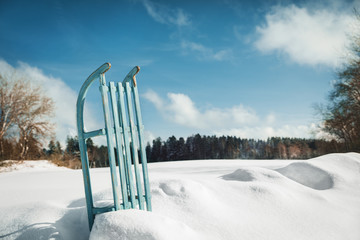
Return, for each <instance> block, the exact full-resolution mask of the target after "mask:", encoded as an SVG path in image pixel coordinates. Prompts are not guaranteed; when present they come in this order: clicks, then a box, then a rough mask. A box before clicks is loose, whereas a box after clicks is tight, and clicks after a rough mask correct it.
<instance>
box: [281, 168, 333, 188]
mask: <svg viewBox="0 0 360 240" xmlns="http://www.w3.org/2000/svg"><path fill="white" fill-rule="evenodd" d="M276 171H278V172H279V173H281V174H282V175H284V176H286V177H288V178H290V179H291V180H293V181H295V182H298V183H300V184H302V185H305V186H307V187H310V188H313V189H315V190H326V189H330V188H332V187H333V186H334V180H333V178H332V176H331V175H330V174H329V173H328V172H326V171H324V170H322V169H320V168H318V167H315V166H313V165H311V164H309V163H305V162H297V163H291V164H289V165H288V166H286V167H284V168H279V169H277V170H276Z"/></svg>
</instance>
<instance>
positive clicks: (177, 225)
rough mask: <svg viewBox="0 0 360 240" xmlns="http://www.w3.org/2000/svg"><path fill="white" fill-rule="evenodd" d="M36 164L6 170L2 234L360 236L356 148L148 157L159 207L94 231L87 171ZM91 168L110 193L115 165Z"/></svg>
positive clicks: (116, 218)
mask: <svg viewBox="0 0 360 240" xmlns="http://www.w3.org/2000/svg"><path fill="white" fill-rule="evenodd" d="M38 164H39V165H40V166H42V167H37V165H36V163H34V165H32V166H33V167H32V168H30V170H29V168H23V167H18V168H17V169H18V171H13V172H3V173H0V196H1V197H0V239H88V238H89V237H90V239H161V240H165V239H224V240H225V239H249V240H250V239H251V240H256V239H277V240H279V239H286V240H288V239H314V240H321V239H324V240H325V239H326V240H330V239H339V240H344V239H353V240H358V239H360V228H359V226H360V204H359V203H360V187H359V186H360V154H356V153H348V154H331V155H326V156H323V157H319V158H315V159H311V160H307V161H286V160H271V161H270V160H267V161H264V160H263V161H260V160H246V161H244V160H216V161H215V160H207V161H184V162H167V163H155V164H149V176H150V182H151V192H152V203H153V212H145V211H139V210H126V211H118V212H111V213H105V214H102V215H98V216H97V217H96V219H95V225H94V227H93V229H92V232H91V233H89V231H88V229H87V216H86V210H85V201H84V191H83V183H82V174H81V171H79V170H68V169H63V168H54V167H51V166H48V167H44V164H45V163H44V162H38ZM3 170H4V169H3ZM91 176H92V183H93V186H94V188H95V189H94V193H95V200H96V201H103V200H109V199H111V195H112V194H111V192H110V177H109V169H107V168H104V169H92V170H91Z"/></svg>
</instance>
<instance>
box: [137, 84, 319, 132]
mask: <svg viewBox="0 0 360 240" xmlns="http://www.w3.org/2000/svg"><path fill="white" fill-rule="evenodd" d="M143 97H144V98H145V99H147V100H149V101H150V102H152V103H153V104H154V106H155V107H156V109H157V110H158V111H159V112H160V114H161V115H162V117H163V118H164V119H165V120H167V121H170V122H172V123H175V124H178V125H180V126H183V127H186V128H188V129H192V130H194V131H196V132H201V133H202V134H215V135H229V136H238V137H241V138H255V139H266V138H268V137H274V136H283V137H299V138H308V137H310V136H311V135H312V132H314V130H315V124H310V125H296V126H294V125H283V126H276V123H277V121H276V114H275V113H270V114H268V115H267V116H265V117H264V118H263V119H262V118H260V117H259V116H258V115H257V113H256V112H255V111H254V110H253V109H251V108H248V107H245V106H243V105H241V104H240V105H236V106H232V107H230V108H222V109H220V108H209V109H206V110H203V111H201V110H200V109H199V108H197V107H196V105H195V103H194V102H193V101H192V100H191V98H190V97H189V96H187V95H185V94H182V93H168V94H167V99H166V100H164V99H162V98H161V97H160V96H159V95H158V94H157V93H156V92H154V91H152V90H149V91H147V92H146V93H145V94H144V95H143Z"/></svg>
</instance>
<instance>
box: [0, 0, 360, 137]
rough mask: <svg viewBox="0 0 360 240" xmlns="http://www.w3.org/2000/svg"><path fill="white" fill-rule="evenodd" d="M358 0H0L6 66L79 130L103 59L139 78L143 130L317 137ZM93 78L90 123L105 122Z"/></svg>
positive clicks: (115, 76)
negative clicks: (88, 83)
mask: <svg viewBox="0 0 360 240" xmlns="http://www.w3.org/2000/svg"><path fill="white" fill-rule="evenodd" d="M359 6H360V1H346V0H338V1H335V0H333V1H331V0H330V1H291V0H284V1H280V0H279V1H258V0H255V1H250V0H249V1H236V0H208V1H196V0H194V1H186V0H185V1H162V0H123V1H110V0H109V1H100V0H98V1H70V0H69V1H67V0H57V1H25V0H24V1H17V0H12V1H10V0H2V1H0V71H1V72H6V71H12V70H14V69H17V70H18V71H19V72H22V73H23V74H26V75H27V76H28V78H29V79H30V80H31V81H33V82H36V83H38V84H41V85H42V86H43V87H44V89H45V90H46V91H47V93H48V94H49V96H51V97H52V98H53V99H54V101H55V104H56V108H57V110H56V117H55V118H54V121H55V122H56V124H57V130H56V134H57V138H58V139H59V140H60V141H62V142H63V141H64V139H65V138H66V136H67V135H69V134H74V133H76V125H75V104H76V98H77V93H78V91H79V89H80V87H81V85H82V83H83V82H84V81H85V79H86V78H87V76H88V75H90V73H91V72H92V71H93V70H95V69H96V68H97V67H98V66H100V65H101V64H103V63H104V62H110V63H111V64H112V68H111V70H110V71H109V72H107V73H106V78H107V80H111V81H118V80H122V79H123V77H124V76H125V75H126V74H127V73H128V71H130V70H131V69H132V67H133V66H135V65H139V66H140V67H141V71H140V73H139V74H138V76H137V79H138V83H139V91H140V94H141V105H142V111H143V120H144V125H145V129H146V132H147V136H148V138H149V139H151V137H157V136H160V137H161V138H163V139H166V138H167V137H169V136H171V135H175V136H177V137H180V136H183V137H187V136H190V135H192V134H195V133H200V134H207V135H213V134H217V135H222V134H225V135H235V136H239V137H243V138H263V139H264V138H267V137H269V136H288V137H312V136H313V135H312V132H313V130H314V127H315V125H317V124H318V123H319V119H318V117H317V116H315V111H314V109H313V105H314V104H316V103H323V102H325V99H326V95H327V93H328V91H329V90H330V89H331V82H332V81H333V80H334V79H335V77H336V76H335V73H334V72H335V71H336V70H338V69H339V68H341V66H342V64H343V63H344V62H345V60H346V57H347V53H346V46H348V44H349V43H348V39H349V35H351V33H352V32H353V31H354V28H355V25H354V14H353V9H354V7H357V8H359ZM98 94H99V93H98V90H97V88H96V87H94V89H92V90H91V91H90V96H89V99H88V102H87V112H86V114H87V118H88V122H87V128H88V130H95V129H97V128H100V127H103V123H102V122H103V120H102V115H101V108H100V107H101V105H100V103H99V100H100V98H99V95H98Z"/></svg>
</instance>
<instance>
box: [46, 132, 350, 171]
mask: <svg viewBox="0 0 360 240" xmlns="http://www.w3.org/2000/svg"><path fill="white" fill-rule="evenodd" d="M86 145H87V149H88V157H89V164H90V167H92V168H96V167H108V166H109V162H108V150H107V147H106V146H100V147H99V146H96V145H94V142H93V141H92V139H90V138H89V139H87V141H86ZM344 151H345V146H344V144H342V143H339V142H336V141H325V140H319V139H300V138H280V137H272V138H268V139H267V140H254V139H242V138H238V137H231V136H222V137H217V136H201V135H200V134H196V135H193V136H190V137H188V138H186V139H184V138H182V137H180V138H179V139H177V138H176V137H174V136H172V137H169V138H168V139H167V140H166V141H162V140H161V138H157V139H155V140H153V141H152V144H150V143H148V144H147V145H146V155H147V159H148V162H162V161H178V160H197V159H308V158H312V157H316V156H320V155H324V154H328V153H333V152H344ZM42 158H47V159H50V160H52V161H54V162H55V163H57V164H58V165H61V166H66V167H70V168H75V169H76V168H81V161H80V151H79V142H78V139H77V137H68V138H67V140H66V146H65V148H64V149H62V147H61V145H60V143H59V142H54V141H50V143H49V145H48V147H47V148H44V149H43V150H42Z"/></svg>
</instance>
